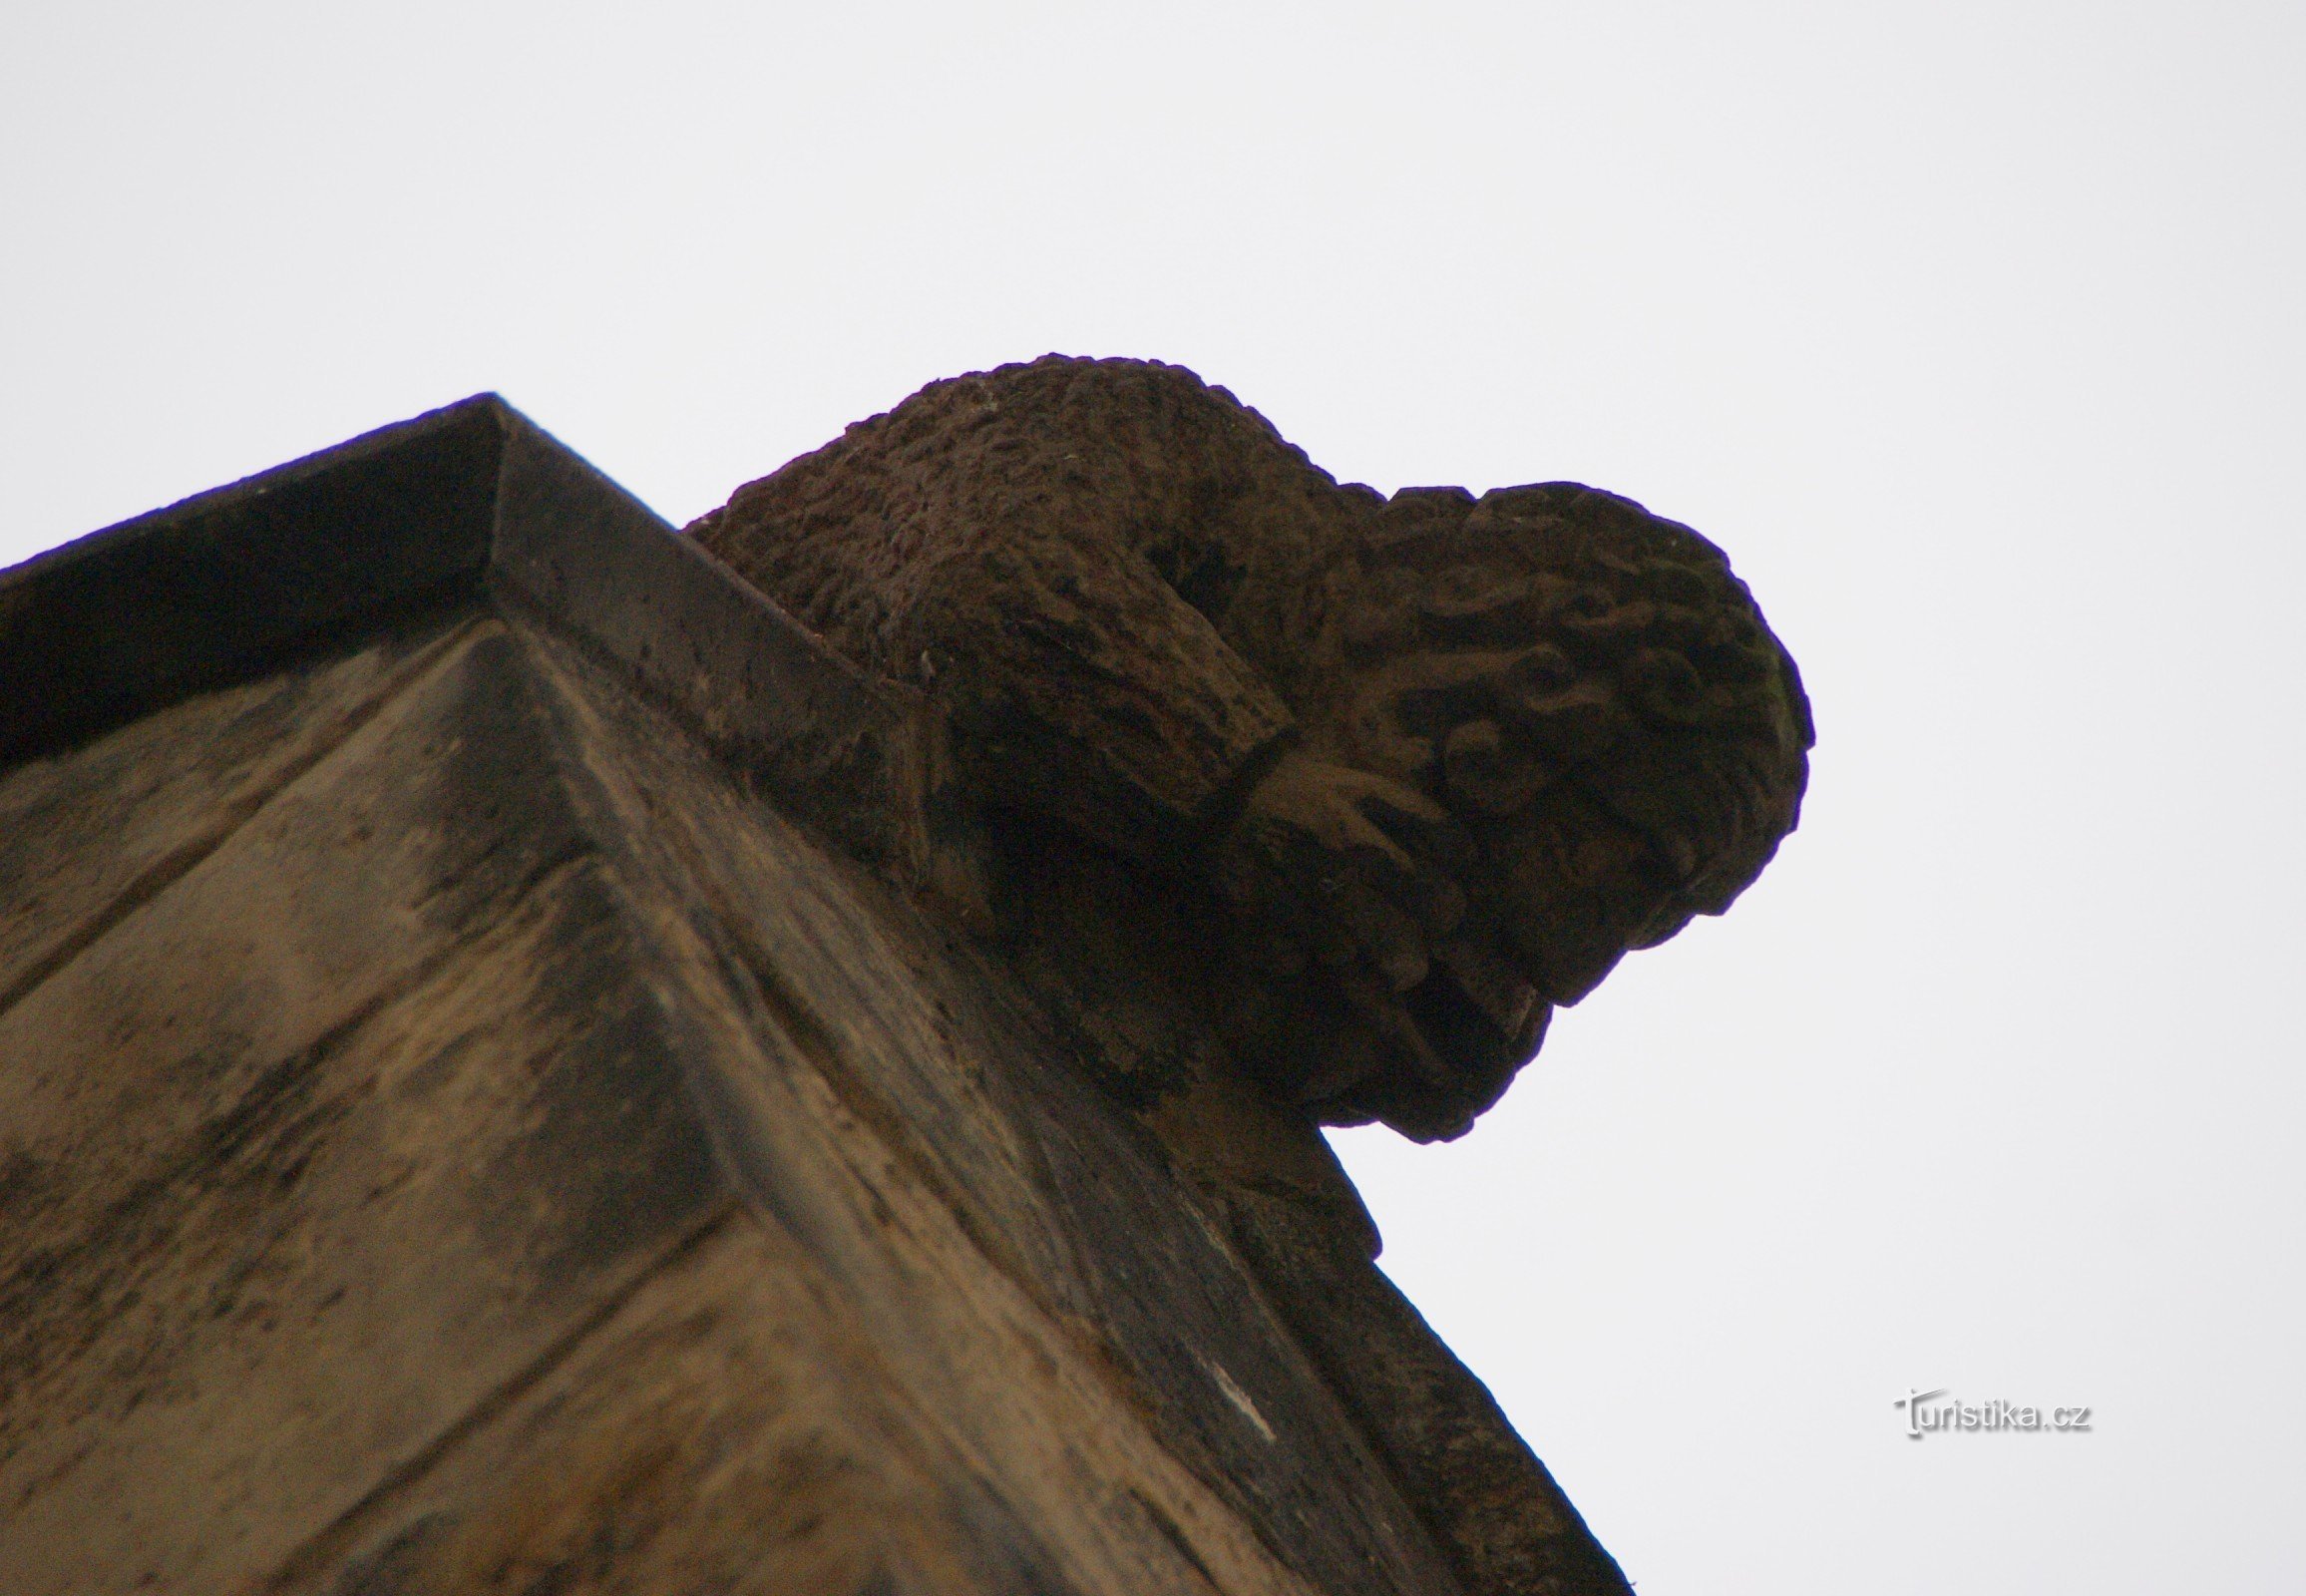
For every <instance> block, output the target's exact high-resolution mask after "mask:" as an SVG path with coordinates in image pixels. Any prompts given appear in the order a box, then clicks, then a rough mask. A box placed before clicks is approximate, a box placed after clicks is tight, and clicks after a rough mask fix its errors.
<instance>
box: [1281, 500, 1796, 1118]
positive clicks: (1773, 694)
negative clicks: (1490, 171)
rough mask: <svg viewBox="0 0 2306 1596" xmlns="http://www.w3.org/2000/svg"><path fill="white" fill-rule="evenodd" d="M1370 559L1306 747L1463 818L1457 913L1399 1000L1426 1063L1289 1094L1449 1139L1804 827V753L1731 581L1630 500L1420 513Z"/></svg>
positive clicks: (1764, 634)
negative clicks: (1625, 964) (1621, 973)
mask: <svg viewBox="0 0 2306 1596" xmlns="http://www.w3.org/2000/svg"><path fill="white" fill-rule="evenodd" d="M1358 556H1359V559H1358V571H1357V573H1355V574H1354V575H1352V576H1351V577H1349V578H1348V579H1347V580H1346V581H1345V583H1344V585H1343V591H1342V592H1341V594H1340V600H1341V601H1340V602H1339V603H1338V604H1337V606H1336V607H1335V609H1334V610H1333V612H1332V613H1331V615H1330V616H1329V617H1328V620H1327V622H1326V626H1325V634H1324V636H1323V639H1322V642H1321V643H1320V644H1319V649H1318V651H1319V652H1320V654H1321V656H1322V667H1323V668H1321V669H1319V670H1316V671H1313V672H1309V673H1308V677H1307V678H1306V679H1307V682H1308V686H1307V690H1306V692H1307V700H1308V701H1307V702H1305V703H1303V704H1302V705H1301V710H1302V712H1303V715H1304V720H1305V724H1306V728H1307V738H1308V741H1309V743H1311V744H1313V745H1314V746H1317V747H1320V748H1322V749H1324V751H1326V752H1328V753H1330V754H1331V755H1332V756H1333V757H1336V758H1338V759H1340V760H1342V761H1343V762H1345V763H1348V764H1351V765H1354V766H1357V767H1360V768H1362V769H1365V770H1370V771H1374V772H1377V773H1380V774H1382V775H1385V776H1389V777H1392V778H1394V779H1396V780H1399V781H1401V782H1404V783H1407V784H1410V785H1412V786H1414V787H1415V788H1417V789H1418V790H1420V791H1421V792H1423V793H1424V794H1425V795H1426V796H1427V797H1429V798H1431V799H1433V800H1435V801H1436V802H1438V803H1439V804H1440V805H1441V806H1443V807H1444V808H1445V809H1446V810H1447V811H1448V813H1449V815H1450V817H1451V819H1452V820H1453V821H1454V822H1455V823H1456V831H1457V849H1456V857H1454V858H1453V859H1451V860H1449V861H1448V862H1447V865H1446V867H1445V868H1446V869H1447V870H1448V873H1449V874H1450V875H1451V876H1452V877H1453V878H1454V880H1455V881H1456V883H1457V885H1458V886H1459V887H1460V889H1461V890H1462V892H1463V894H1464V899H1465V911H1464V914H1463V917H1462V919H1461V920H1460V921H1459V922H1458V924H1457V926H1456V928H1455V929H1454V931H1452V932H1451V933H1450V934H1448V935H1447V936H1446V937H1444V938H1443V939H1440V940H1438V941H1437V942H1436V943H1435V945H1434V947H1433V949H1432V960H1431V971H1430V973H1429V974H1428V975H1427V976H1426V978H1425V979H1424V980H1423V981H1422V982H1421V983H1419V984H1418V985H1417V986H1415V987H1414V988H1413V989H1411V990H1410V991H1409V992H1407V993H1406V994H1404V995H1402V996H1401V998H1400V1005H1401V1007H1402V1008H1403V1009H1404V1010H1405V1011H1406V1014H1407V1016H1408V1018H1409V1019H1410V1020H1411V1021H1412V1022H1413V1023H1414V1025H1415V1027H1416V1031H1417V1032H1418V1035H1419V1036H1420V1037H1421V1039H1422V1040H1423V1042H1424V1043H1425V1044H1426V1045H1427V1046H1428V1047H1429V1048H1430V1057H1429V1058H1428V1059H1427V1060H1426V1063H1425V1065H1424V1066H1423V1067H1422V1068H1413V1069H1403V1068H1399V1067H1376V1068H1368V1067H1359V1068H1356V1067H1354V1066H1353V1065H1351V1064H1350V1063H1349V1062H1348V1063H1347V1064H1346V1065H1345V1067H1340V1066H1339V1065H1337V1064H1336V1063H1332V1064H1330V1065H1329V1066H1327V1068H1326V1069H1324V1070H1320V1071H1316V1072H1314V1073H1310V1074H1309V1075H1308V1076H1307V1077H1306V1079H1305V1080H1304V1081H1302V1082H1301V1083H1299V1085H1298V1088H1297V1089H1298V1090H1299V1092H1300V1094H1301V1095H1303V1096H1306V1097H1308V1098H1309V1099H1310V1100H1312V1101H1313V1102H1314V1104H1315V1105H1316V1108H1317V1111H1319V1112H1320V1113H1321V1114H1322V1116H1323V1117H1324V1118H1326V1119H1330V1120H1333V1121H1337V1122H1352V1121H1356V1120H1365V1119H1370V1118H1381V1119H1384V1120H1386V1121H1387V1122H1388V1123H1391V1124H1393V1125H1395V1126H1396V1127H1397V1128H1399V1129H1402V1130H1404V1131H1406V1132H1407V1133H1409V1134H1411V1135H1414V1136H1419V1137H1421V1138H1432V1137H1444V1136H1450V1135H1455V1134H1457V1133H1459V1132H1461V1131H1462V1130H1463V1129H1465V1128H1466V1126H1467V1125H1469V1124H1470V1123H1471V1120H1472V1117H1473V1115H1475V1114H1477V1113H1479V1112H1480V1111H1481V1110H1482V1109H1484V1108H1486V1107H1487V1106H1489V1104H1490V1103H1492V1102H1494V1101H1495V1100H1496V1098H1497V1096H1498V1094H1499V1093H1501V1092H1502V1091H1503V1090H1504V1088H1505V1085H1506V1083H1507V1081H1508V1080H1509V1079H1510V1078H1511V1076H1512V1074H1513V1072H1514V1071H1515V1070H1516V1069H1518V1068H1519V1067H1520V1065H1521V1064H1523V1063H1524V1062H1526V1061H1527V1060H1528V1058H1529V1057H1530V1055H1531V1054H1532V1053H1533V1052H1534V1051H1535V1050H1536V1047H1537V1044H1538V1042H1539V1040H1540V1039H1541V1037H1542V1034H1543V1030H1544V1026H1545V1021H1546V1018H1547V1016H1548V1014H1549V1012H1550V1010H1551V1007H1552V1005H1554V1004H1567V1003H1574V1002H1576V1001H1577V1000H1578V999H1579V998H1583V997H1584V996H1585V995H1586V994H1587V993H1588V992H1590V991H1592V990H1593V988H1594V987H1595V985H1596V984H1597V983H1599V982H1600V981H1601V979H1602V978H1603V977H1604V976H1605V975H1607V974H1608V973H1609V971H1610V970H1611V968H1612V967H1613V966H1614V965H1616V963H1617V962H1618V960H1619V959H1620V958H1621V957H1623V956H1624V954H1625V953H1626V952H1627V951H1628V950H1629V949H1635V948H1647V947H1652V946H1654V945H1656V944H1658V943H1661V942H1664V941H1665V940H1666V939H1667V938H1669V937H1671V936H1673V935H1674V934H1675V933H1676V932H1677V931H1679V930H1681V929H1682V927H1683V926H1685V925H1687V924H1688V923H1689V921H1690V920H1691V918H1692V917H1693V916H1696V915H1701V914H1720V913H1722V911H1723V910H1725V909H1727V908H1728V907H1729V903H1730V901H1731V900H1732V899H1734V898H1735V897H1736V896H1737V895H1738V893H1739V892H1741V891H1742V890H1743V889H1744V888H1745V887H1746V886H1747V885H1748V884H1750V883H1751V882H1752V881H1753V879H1754V877H1755V876H1756V875H1757V874H1759V872H1760V870H1761V867H1762V866H1763V865H1764V864H1765V863H1767V862H1768V860H1769V858H1770V856H1771V854H1772V853H1774V852H1775V851H1776V848H1777V844H1778V841H1779V839H1781V838H1782V837H1783V836H1784V835H1785V834H1786V833H1787V832H1788V831H1790V830H1792V829H1793V826H1794V822H1795V819H1796V817H1797V814H1798V812H1799V807H1800V802H1801V794H1802V789H1803V785H1804V783H1805V781H1806V779H1807V774H1808V764H1807V759H1806V757H1805V751H1806V750H1807V749H1808V747H1809V746H1810V744H1811V741H1812V736H1813V734H1812V728H1811V723H1810V718H1809V708H1808V703H1807V700H1806V699H1805V697H1804V696H1803V693H1802V689H1801V683H1800V679H1799V677H1798V675H1797V674H1796V672H1795V670H1794V666H1793V662H1792V660H1791V659H1790V658H1789V657H1788V656H1787V654H1786V652H1785V650H1784V649H1783V648H1782V647H1781V646H1779V644H1778V642H1777V639H1776V638H1775V637H1774V636H1772V635H1771V634H1770V632H1769V629H1768V627H1767V626H1766V625H1765V624H1764V623H1763V621H1762V618H1761V614H1760V611H1759V610H1758V609H1757V608H1756V607H1755V606H1754V604H1753V600H1752V598H1751V596H1750V595H1749V594H1748V593H1747V592H1746V590H1745V586H1744V584H1742V583H1740V582H1739V581H1738V580H1737V579H1736V578H1735V577H1734V576H1732V575H1731V574H1730V570H1729V561H1728V560H1727V559H1726V558H1725V557H1724V556H1723V554H1722V553H1721V551H1720V550H1718V549H1716V548H1715V547H1714V546H1713V545H1712V544H1710V543H1708V542H1707V541H1706V540H1705V539H1703V538H1701V537H1699V536H1698V535H1697V534H1696V533H1695V532H1692V531H1691V530H1690V529H1689V528H1687V527H1683V526H1679V525H1677V524H1675V523H1673V522H1669V521H1664V520H1661V519H1659V518H1657V517H1654V516H1652V515H1650V514H1648V513H1647V512H1646V511H1644V510H1643V509H1642V508H1641V507H1640V506H1639V505H1636V504H1634V503H1632V502H1631V501H1629V500H1625V499H1620V498H1617V497H1615V496H1613V495H1610V494H1605V493H1600V492H1596V491H1594V490H1592V489H1588V488H1583V487H1579V486H1577V485H1575V484H1544V485H1539V486H1534V487H1522V488H1504V489H1498V490H1496V491H1494V492H1492V493H1489V494H1487V495H1485V496H1483V497H1482V498H1481V499H1480V500H1478V501H1476V500H1475V499H1474V498H1473V497H1472V496H1471V495H1470V494H1467V493H1465V492H1464V491H1463V490H1461V489H1413V490H1408V491H1405V492H1403V493H1400V494H1397V495H1396V496H1394V498H1393V499H1392V500H1391V501H1390V502H1388V503H1386V504H1385V505H1383V506H1382V507H1381V508H1374V509H1372V511H1371V513H1370V516H1369V519H1368V521H1367V524H1366V527H1365V531H1364V532H1363V534H1362V537H1361V546H1360V548H1359V550H1358ZM1332 1006H1333V1007H1334V1006H1335V1005H1334V1004H1333V1005H1332ZM1311 1045H1312V1046H1313V1047H1314V1048H1317V1049H1318V1048H1320V1047H1323V1046H1327V1047H1330V1048H1332V1049H1333V1050H1334V1049H1336V1048H1338V1047H1340V1046H1345V1048H1346V1056H1347V1057H1348V1059H1349V1058H1350V1057H1351V1053H1352V1050H1351V1046H1350V1041H1349V1038H1345V1037H1342V1036H1339V1035H1334V1034H1333V1035H1330V1036H1327V1037H1322V1038H1315V1039H1314V1040H1313V1041H1312V1043H1311ZM1435 1064H1438V1066H1439V1068H1435V1067H1434V1065H1435Z"/></svg>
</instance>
